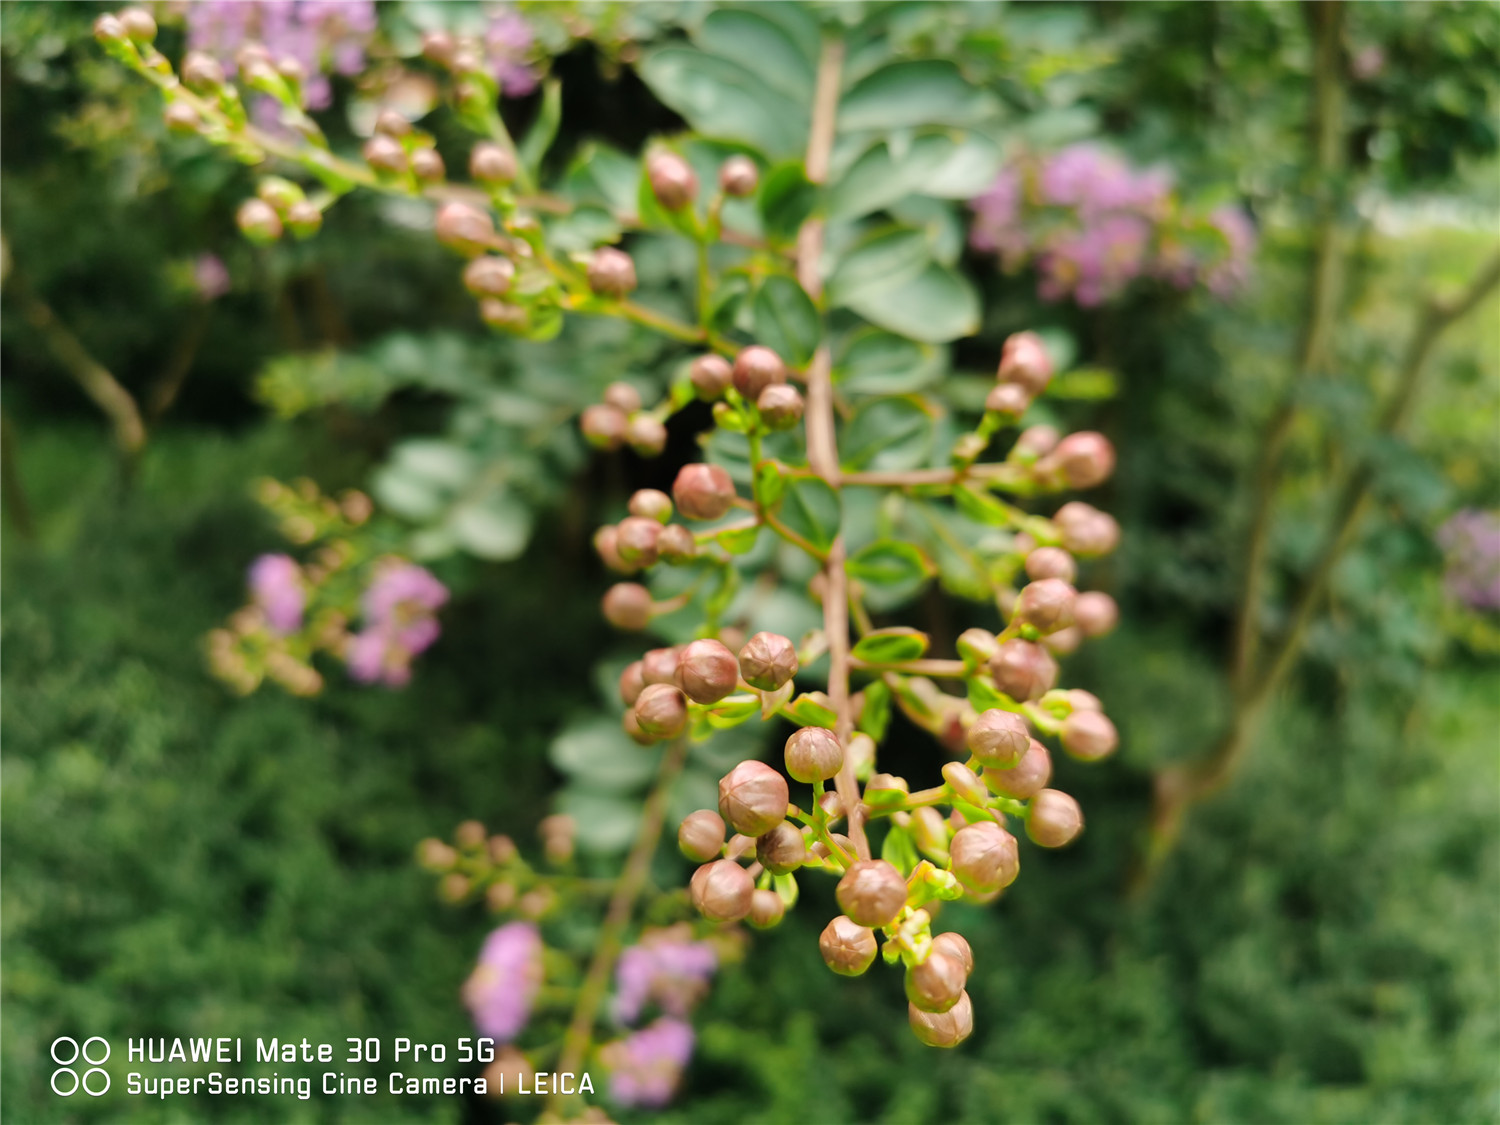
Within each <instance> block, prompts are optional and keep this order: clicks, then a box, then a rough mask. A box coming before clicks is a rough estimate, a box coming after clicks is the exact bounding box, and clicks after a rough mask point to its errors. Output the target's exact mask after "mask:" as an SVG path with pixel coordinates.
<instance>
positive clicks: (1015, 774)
mask: <svg viewBox="0 0 1500 1125" xmlns="http://www.w3.org/2000/svg"><path fill="white" fill-rule="evenodd" d="M1051 780H1052V756H1051V755H1050V754H1048V753H1047V748H1046V747H1045V746H1043V745H1042V744H1041V743H1040V742H1038V741H1037V740H1036V739H1034V738H1033V739H1032V740H1031V745H1030V746H1029V747H1028V748H1027V750H1026V753H1025V754H1023V755H1022V756H1021V760H1020V761H1019V762H1017V763H1016V764H1015V765H1014V766H1012V767H1011V768H1010V769H994V768H990V769H986V770H985V771H984V783H985V785H986V786H987V787H988V788H989V790H990V792H991V793H994V794H996V795H998V796H1001V797H1011V798H1014V799H1015V800H1017V801H1029V800H1030V799H1031V798H1032V797H1035V796H1036V795H1037V794H1038V793H1040V792H1041V791H1042V790H1043V789H1044V788H1045V787H1046V785H1047V782H1049V781H1051Z"/></svg>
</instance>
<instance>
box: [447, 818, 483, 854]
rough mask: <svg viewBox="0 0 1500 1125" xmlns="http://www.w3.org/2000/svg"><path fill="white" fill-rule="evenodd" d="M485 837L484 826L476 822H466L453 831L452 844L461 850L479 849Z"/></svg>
mask: <svg viewBox="0 0 1500 1125" xmlns="http://www.w3.org/2000/svg"><path fill="white" fill-rule="evenodd" d="M487 837H488V833H486V832H485V830H484V825H482V824H480V823H479V821H477V820H466V821H464V822H463V823H462V824H460V825H459V826H458V827H457V828H455V829H454V830H453V842H454V843H456V844H457V845H458V846H459V847H461V848H477V847H481V846H482V845H483V844H484V842H485V840H486V839H487Z"/></svg>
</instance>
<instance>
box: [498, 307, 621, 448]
mask: <svg viewBox="0 0 1500 1125" xmlns="http://www.w3.org/2000/svg"><path fill="white" fill-rule="evenodd" d="M479 319H480V320H482V321H484V322H485V323H486V324H487V325H489V326H490V327H491V328H494V329H496V330H498V331H501V332H524V331H525V330H526V325H527V321H528V317H527V315H526V310H525V309H524V308H522V307H521V306H520V305H514V304H511V303H510V302H509V301H502V300H500V299H499V298H498V297H486V298H484V300H482V301H480V302H479ZM610 448H616V447H615V446H611V447H610Z"/></svg>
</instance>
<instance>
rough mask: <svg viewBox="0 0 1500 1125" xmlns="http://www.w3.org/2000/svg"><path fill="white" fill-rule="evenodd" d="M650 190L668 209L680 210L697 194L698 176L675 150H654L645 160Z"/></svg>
mask: <svg viewBox="0 0 1500 1125" xmlns="http://www.w3.org/2000/svg"><path fill="white" fill-rule="evenodd" d="M646 178H647V179H648V180H650V181H651V191H652V193H653V194H654V195H655V196H656V198H657V199H658V200H659V201H660V202H661V205H662V206H663V207H665V208H666V209H667V210H668V211H680V210H682V209H683V208H684V207H686V206H687V205H688V204H689V203H691V202H692V201H693V200H694V199H696V198H697V196H698V176H697V173H695V172H694V171H693V169H692V166H691V165H690V164H688V162H687V161H686V160H684V159H683V158H682V157H680V156H678V155H677V154H676V153H675V152H656V153H653V154H652V155H651V157H650V158H649V159H648V160H647V161H646Z"/></svg>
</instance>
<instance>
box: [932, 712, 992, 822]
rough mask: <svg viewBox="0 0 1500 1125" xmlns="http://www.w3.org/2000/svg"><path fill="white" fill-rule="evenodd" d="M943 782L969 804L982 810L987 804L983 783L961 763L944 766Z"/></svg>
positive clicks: (987, 794) (986, 792)
mask: <svg viewBox="0 0 1500 1125" xmlns="http://www.w3.org/2000/svg"><path fill="white" fill-rule="evenodd" d="M1003 713H1004V712H1002V714H1003ZM970 729H971V730H972V729H973V728H972V727H971V728H970ZM943 780H944V781H946V782H947V783H948V788H950V789H952V790H953V792H954V793H955V794H956V795H957V796H959V797H961V798H962V799H963V800H965V801H968V802H969V804H971V805H974V806H976V807H978V808H981V809H982V808H984V807H985V805H986V804H988V803H989V799H990V795H989V792H988V790H986V789H985V787H984V782H983V781H981V780H980V778H979V775H978V774H976V773H975V772H974V771H973V770H971V769H970V768H969V767H968V766H966V765H964V764H963V763H962V762H949V763H947V764H946V765H944V766H943Z"/></svg>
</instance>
